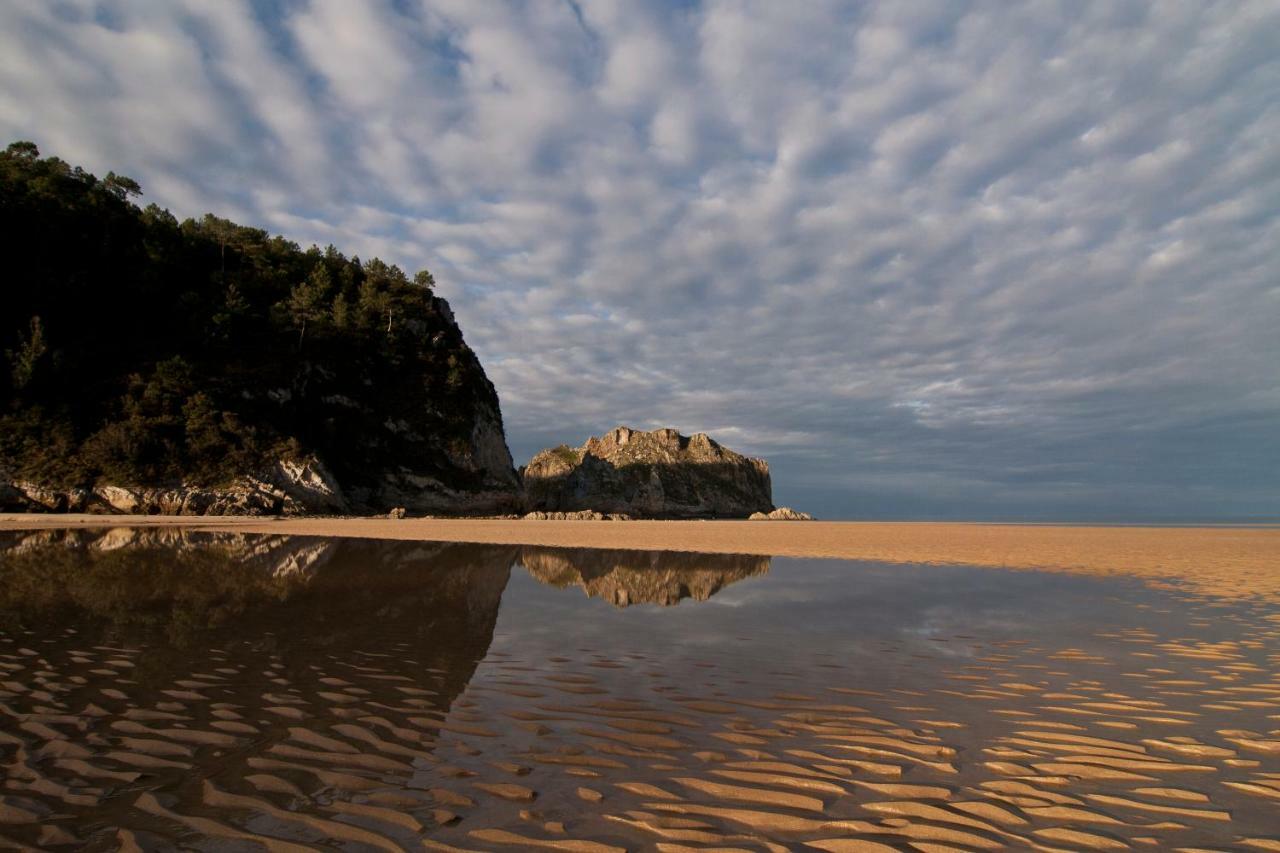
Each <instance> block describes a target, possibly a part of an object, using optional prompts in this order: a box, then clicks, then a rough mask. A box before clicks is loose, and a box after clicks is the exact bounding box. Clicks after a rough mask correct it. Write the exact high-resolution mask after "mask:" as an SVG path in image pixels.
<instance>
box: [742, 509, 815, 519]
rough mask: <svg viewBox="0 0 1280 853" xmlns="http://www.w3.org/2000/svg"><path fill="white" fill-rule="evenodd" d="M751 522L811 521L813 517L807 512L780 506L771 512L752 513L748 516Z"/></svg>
mask: <svg viewBox="0 0 1280 853" xmlns="http://www.w3.org/2000/svg"><path fill="white" fill-rule="evenodd" d="M750 520H751V521H813V516H812V515H809V513H807V512H800V511H799V510H796V509H792V508H791V507H789V506H780V507H778V508H777V509H775V510H774V511H773V512H753V513H751V516H750Z"/></svg>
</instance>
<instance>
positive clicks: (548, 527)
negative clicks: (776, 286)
mask: <svg viewBox="0 0 1280 853" xmlns="http://www.w3.org/2000/svg"><path fill="white" fill-rule="evenodd" d="M68 527H71V528H85V527H99V528H101V527H182V528H188V529H193V530H209V531H232V532H240V533H269V534H281V535H296V536H337V537H356V538H367V539H398V540H416V541H440V542H478V543H487V544H503V545H543V546H548V547H559V548H603V549H621V550H646V551H691V552H703V553H718V554H754V555H760V556H771V557H802V558H827V559H842V560H865V561H873V562H881V563H932V564H938V565H970V566H992V567H1000V568H1010V569H1038V570H1047V571H1067V572H1078V573H1083V574H1094V575H1108V576H1133V577H1140V578H1143V579H1145V580H1148V581H1161V582H1165V581H1168V582H1173V583H1185V584H1187V585H1188V586H1189V587H1191V588H1193V589H1194V590H1196V591H1198V592H1202V593H1208V594H1213V595H1220V596H1228V597H1232V598H1238V597H1248V596H1254V595H1256V596H1262V597H1266V598H1274V599H1276V600H1280V527H1266V526H1249V527H1243V526H1203V527H1152V526H1132V527H1129V526H1099V525H1093V526H1086V525H1049V524H1040V523H1024V524H991V523H983V522H977V523H972V522H927V521H926V522H915V521H912V522H859V521H805V522H786V521H533V520H522V519H521V520H516V519H462V518H460V519H443V518H419V519H388V518H320V517H302V518H265V519H264V518H254V517H225V516H222V517H217V516H194V517H193V516H154V515H153V516H125V515H19V514H14V515H0V531H13V530H49V529H58V528H68Z"/></svg>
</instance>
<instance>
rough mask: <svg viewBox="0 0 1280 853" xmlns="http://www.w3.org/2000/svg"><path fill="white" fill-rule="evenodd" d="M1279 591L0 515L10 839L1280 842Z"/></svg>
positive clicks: (4, 776) (213, 844) (958, 844)
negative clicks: (59, 525) (23, 523)
mask: <svg viewBox="0 0 1280 853" xmlns="http://www.w3.org/2000/svg"><path fill="white" fill-rule="evenodd" d="M1278 664H1280V616H1278V615H1277V608H1276V603H1275V602H1274V601H1273V600H1271V599H1270V598H1267V597H1258V598H1252V599H1251V598H1247V597H1246V598H1233V599H1230V600H1220V599H1216V598H1214V597H1212V596H1207V595H1205V594H1204V593H1203V592H1201V591H1198V590H1195V589H1190V588H1182V587H1180V586H1179V585H1178V584H1177V583H1176V582H1168V583H1159V584H1153V583H1150V582H1147V583H1144V582H1142V581H1140V580H1138V579H1129V578H1125V577H1096V576H1076V575H1071V574H1064V573H1060V572H1058V573H1037V572H1032V571H1026V570H1020V571H1009V570H1001V569H992V568H968V567H952V566H949V567H940V566H916V565H887V564H879V563H867V562H844V561H831V560H797V559H780V558H778V559H773V560H770V559H768V558H762V557H750V556H733V555H698V554H688V553H672V552H640V551H592V550H585V549H578V550H568V549H550V548H534V547H519V546H500V545H459V544H438V543H429V542H380V541H377V540H354V539H320V538H311V537H286V536H259V535H247V534H218V533H199V532H187V531H183V530H180V529H176V528H164V529H150V530H128V529H116V530H109V531H85V530H73V531H45V532H39V533H26V534H21V533H15V534H8V535H4V536H0V785H2V787H0V848H5V847H14V848H18V849H24V848H27V849H29V848H35V849H50V848H53V849H85V850H116V849H123V850H139V849H141V850H172V849H191V850H241V849H243V850H257V849H263V848H266V849H269V850H302V849H331V848H337V849H346V850H366V849H368V850H421V849H432V850H521V849H524V850H566V851H583V853H592V851H610V850H661V851H686V850H710V849H715V850H772V851H782V850H804V849H812V850H827V851H837V853H838V851H879V850H921V851H943V850H998V849H1043V850H1079V849H1085V850H1122V849H1131V848H1132V849H1147V850H1170V849H1205V848H1213V849H1223V848H1230V849H1258V850H1280V680H1278V679H1277V674H1276V670H1277V665H1278Z"/></svg>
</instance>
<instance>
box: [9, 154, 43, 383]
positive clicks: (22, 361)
mask: <svg viewBox="0 0 1280 853" xmlns="http://www.w3.org/2000/svg"><path fill="white" fill-rule="evenodd" d="M10 147H12V146H10ZM48 351H49V347H48V345H47V344H46V343H45V341H44V326H42V325H41V323H40V318H39V317H32V318H31V324H30V326H28V333H27V334H25V335H24V334H22V333H21V332H19V333H18V348H17V349H16V350H7V351H6V352H5V355H6V356H8V358H9V363H10V364H12V365H13V387H14V389H16V390H18V391H21V390H22V389H23V388H26V387H27V386H28V385H30V384H31V380H32V379H33V378H34V377H35V373H36V365H37V364H39V362H40V358H41V357H42V356H43V355H44V354H45V353H46V352H48Z"/></svg>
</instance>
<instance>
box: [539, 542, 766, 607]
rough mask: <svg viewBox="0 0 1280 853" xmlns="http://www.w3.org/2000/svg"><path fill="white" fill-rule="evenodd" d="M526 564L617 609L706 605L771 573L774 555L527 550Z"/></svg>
mask: <svg viewBox="0 0 1280 853" xmlns="http://www.w3.org/2000/svg"><path fill="white" fill-rule="evenodd" d="M520 563H521V565H523V566H524V567H525V568H526V569H527V570H528V571H529V574H531V575H533V577H534V578H536V579H537V580H538V581H540V582H541V583H545V584H550V585H551V586H555V587H560V588H565V587H569V586H577V587H581V588H582V590H583V592H585V593H586V594H587V595H588V596H590V597H592V598H603V599H605V600H606V601H609V602H611V603H612V604H613V605H614V606H615V607H627V606H629V605H632V604H659V605H662V606H664V607H665V606H670V605H672V604H679V603H680V602H681V601H683V600H684V599H686V598H692V599H694V600H695V601H706V600H707V599H708V598H710V597H711V596H713V595H715V594H716V593H717V592H719V591H720V590H722V589H724V588H725V587H726V586H728V585H729V584H732V583H736V582H737V581H740V580H742V579H744V578H749V577H753V576H755V575H763V574H765V573H766V572H768V571H769V558H768V557H755V556H749V555H742V554H689V553H680V552H676V551H624V550H597V549H590V548H541V547H534V546H525V547H524V548H522V549H521V550H520Z"/></svg>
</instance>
